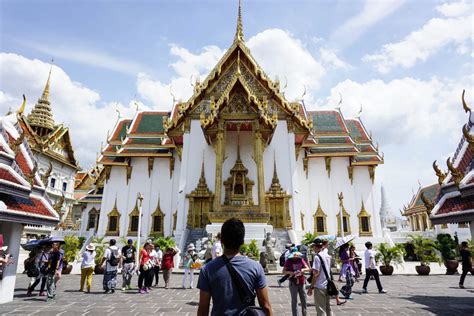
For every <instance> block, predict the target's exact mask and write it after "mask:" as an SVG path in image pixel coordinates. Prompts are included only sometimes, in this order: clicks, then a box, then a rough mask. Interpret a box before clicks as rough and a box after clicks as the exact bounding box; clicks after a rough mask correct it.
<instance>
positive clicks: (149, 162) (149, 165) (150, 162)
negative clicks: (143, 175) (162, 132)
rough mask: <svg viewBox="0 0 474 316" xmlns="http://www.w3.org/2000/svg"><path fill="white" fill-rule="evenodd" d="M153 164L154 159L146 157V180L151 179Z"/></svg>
mask: <svg viewBox="0 0 474 316" xmlns="http://www.w3.org/2000/svg"><path fill="white" fill-rule="evenodd" d="M154 164H155V158H154V157H148V178H149V177H151V172H152V171H153V165H154Z"/></svg>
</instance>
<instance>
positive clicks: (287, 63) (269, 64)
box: [247, 29, 326, 101]
mask: <svg viewBox="0 0 474 316" xmlns="http://www.w3.org/2000/svg"><path fill="white" fill-rule="evenodd" d="M247 46H248V47H249V48H250V50H251V52H252V55H253V56H254V58H255V59H256V60H257V62H258V63H259V64H260V66H261V67H262V68H263V69H264V71H265V72H266V73H267V74H268V75H269V76H270V78H274V77H275V76H279V78H280V82H281V83H282V85H283V84H284V82H285V80H284V78H287V81H288V87H287V89H286V90H285V96H286V97H287V98H288V99H289V100H290V101H293V100H294V99H296V98H298V97H300V96H301V95H302V93H303V91H304V87H305V86H306V88H308V89H309V90H316V89H318V88H319V86H320V81H321V79H322V77H323V76H324V75H325V74H326V70H325V69H324V67H323V65H321V63H320V62H318V61H317V60H316V59H315V58H314V57H313V56H312V55H311V53H310V52H309V51H308V49H307V48H306V47H305V45H304V43H302V42H301V41H300V40H299V39H297V38H295V37H294V36H293V35H292V34H290V33H288V32H285V31H283V30H280V29H269V30H265V31H263V32H261V33H258V34H257V35H255V36H253V37H252V38H250V39H249V40H248V42H247ZM311 98H312V96H311V94H310V93H308V94H306V97H305V100H307V101H310V100H311Z"/></svg>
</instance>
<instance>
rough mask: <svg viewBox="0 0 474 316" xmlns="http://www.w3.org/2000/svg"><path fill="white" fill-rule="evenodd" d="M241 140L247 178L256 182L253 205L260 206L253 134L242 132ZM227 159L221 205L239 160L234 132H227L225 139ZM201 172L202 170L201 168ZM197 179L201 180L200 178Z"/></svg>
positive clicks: (223, 170)
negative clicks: (228, 179) (227, 181)
mask: <svg viewBox="0 0 474 316" xmlns="http://www.w3.org/2000/svg"><path fill="white" fill-rule="evenodd" d="M239 138H240V158H241V159H242V163H243V164H244V166H245V167H246V168H247V169H248V174H247V177H248V178H249V179H250V180H251V181H253V182H254V186H253V188H252V198H253V203H254V204H255V205H258V204H259V201H258V178H257V165H256V164H255V161H254V160H253V159H252V156H253V154H254V153H253V149H254V139H253V135H252V132H247V131H240V132H239ZM225 157H227V159H225V160H224V163H223V164H222V190H221V204H222V203H223V202H224V198H225V188H224V181H225V180H227V178H229V177H230V169H232V167H234V165H235V161H236V160H237V132H233V131H228V132H227V137H226V139H225ZM214 161H215V159H214ZM214 166H215V165H214ZM272 166H273V161H272ZM214 169H215V167H214ZM199 170H201V168H199ZM265 171H266V170H265ZM265 171H264V173H265ZM197 179H199V176H198V178H197ZM196 183H197V181H196Z"/></svg>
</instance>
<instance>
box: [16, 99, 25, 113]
mask: <svg viewBox="0 0 474 316" xmlns="http://www.w3.org/2000/svg"><path fill="white" fill-rule="evenodd" d="M25 107H26V97H25V95H24V94H23V103H22V104H21V106H20V109H19V110H18V112H17V113H18V115H22V114H23V112H24V111H25Z"/></svg>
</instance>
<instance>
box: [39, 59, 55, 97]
mask: <svg viewBox="0 0 474 316" xmlns="http://www.w3.org/2000/svg"><path fill="white" fill-rule="evenodd" d="M51 70H53V60H51V67H50V68H49V75H48V80H47V81H46V85H45V86H44V90H43V95H42V96H41V99H42V100H45V101H49V83H50V81H51Z"/></svg>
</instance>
